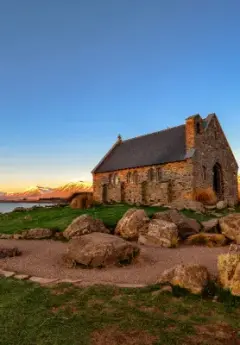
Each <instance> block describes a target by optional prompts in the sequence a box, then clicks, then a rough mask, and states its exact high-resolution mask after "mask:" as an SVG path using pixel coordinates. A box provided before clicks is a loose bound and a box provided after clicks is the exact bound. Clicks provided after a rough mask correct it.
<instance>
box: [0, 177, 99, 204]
mask: <svg viewBox="0 0 240 345" xmlns="http://www.w3.org/2000/svg"><path fill="white" fill-rule="evenodd" d="M91 191H92V183H91V182H84V181H77V182H70V183H67V184H64V185H62V186H59V187H57V188H50V187H42V186H34V187H29V188H27V189H26V190H25V191H23V192H18V193H4V192H0V200H24V199H25V200H32V201H33V200H34V201H35V200H36V201H37V200H39V199H42V198H44V199H48V198H68V197H69V196H71V195H72V194H73V193H75V192H91Z"/></svg>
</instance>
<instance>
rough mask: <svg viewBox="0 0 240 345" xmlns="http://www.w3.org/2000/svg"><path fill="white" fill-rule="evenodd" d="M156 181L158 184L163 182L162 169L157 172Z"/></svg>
mask: <svg viewBox="0 0 240 345" xmlns="http://www.w3.org/2000/svg"><path fill="white" fill-rule="evenodd" d="M156 180H157V181H158V182H160V181H161V180H162V169H161V168H157V171H156Z"/></svg>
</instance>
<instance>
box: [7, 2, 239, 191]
mask: <svg viewBox="0 0 240 345" xmlns="http://www.w3.org/2000/svg"><path fill="white" fill-rule="evenodd" d="M239 12H240V2H239V1H238V0H224V1H223V0H202V1H195V0H165V1H161V0H121V1H116V0H101V1H99V0H85V1H82V0H68V1H67V0H51V1H49V0H41V1H38V0H36V1H32V0H21V1H19V0H8V1H1V2H0V46H1V52H0V116H1V127H0V130H1V135H0V190H7V189H8V190H13V189H20V188H25V187H27V186H29V185H36V184H40V185H41V184H43V185H58V184H61V183H64V182H68V181H69V180H74V179H75V180H81V179H84V180H90V179H91V174H90V171H91V169H92V168H93V167H94V166H95V165H96V163H97V162H98V161H99V159H100V158H101V157H102V156H103V155H104V154H105V152H106V151H107V150H108V149H109V147H110V146H111V145H112V144H113V143H114V142H115V140H116V137H117V135H118V133H121V134H122V136H123V138H129V137H133V136H136V135H141V134H145V133H148V132H154V131H157V130H160V129H164V128H166V127H171V126H175V125H179V124H181V123H183V122H184V119H185V118H186V117H188V116H189V115H192V114H195V113H200V114H201V115H202V116H203V117H205V116H207V114H209V113H212V112H215V113H216V114H217V115H218V117H219V120H220V122H221V124H222V127H223V129H224V131H225V133H226V135H227V137H228V140H229V142H230V144H231V146H232V148H233V151H234V153H235V154H236V156H237V158H238V160H239V161H240V141H239V124H240V119H239V112H240V97H239V93H240V63H239V61H240V41H239V37H240V21H239Z"/></svg>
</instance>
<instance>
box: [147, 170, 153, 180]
mask: <svg viewBox="0 0 240 345" xmlns="http://www.w3.org/2000/svg"><path fill="white" fill-rule="evenodd" d="M153 179H154V170H153V168H150V169H149V170H148V181H149V182H152V181H153Z"/></svg>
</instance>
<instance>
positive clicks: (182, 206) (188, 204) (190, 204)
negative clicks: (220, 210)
mask: <svg viewBox="0 0 240 345" xmlns="http://www.w3.org/2000/svg"><path fill="white" fill-rule="evenodd" d="M168 207H169V208H172V209H176V210H178V211H181V210H191V211H194V212H199V213H205V208H204V205H203V204H202V203H201V202H200V201H195V200H188V199H179V200H175V201H173V202H171V203H170V204H169V205H168Z"/></svg>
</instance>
